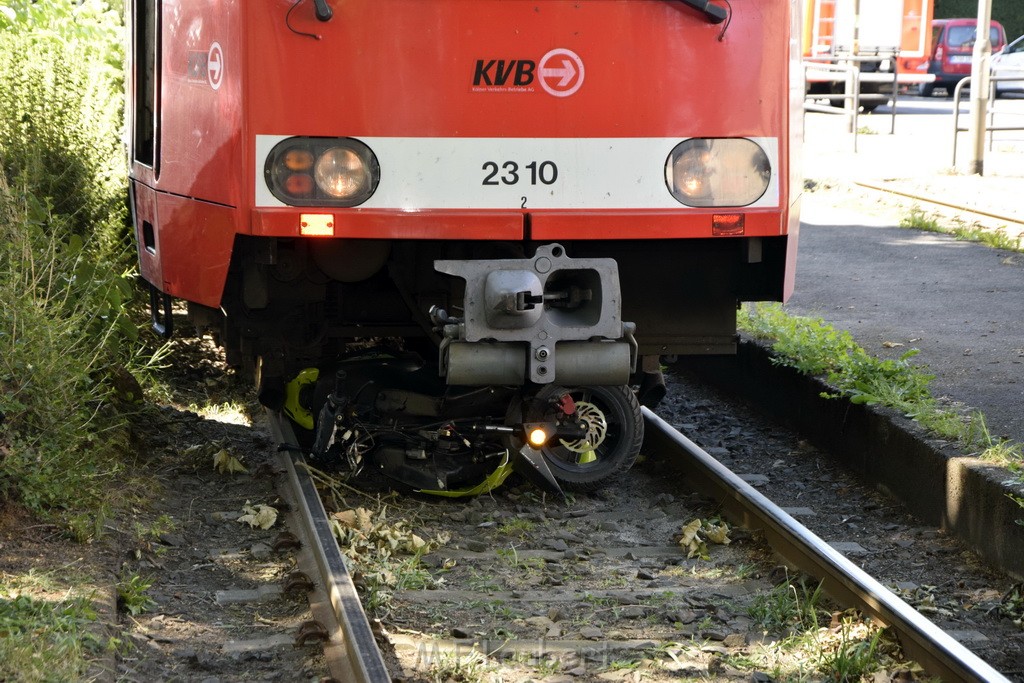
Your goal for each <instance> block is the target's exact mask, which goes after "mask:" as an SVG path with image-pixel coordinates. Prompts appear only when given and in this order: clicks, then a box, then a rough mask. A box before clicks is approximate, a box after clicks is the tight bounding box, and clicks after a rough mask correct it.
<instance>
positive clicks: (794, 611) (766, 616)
mask: <svg viewBox="0 0 1024 683" xmlns="http://www.w3.org/2000/svg"><path fill="white" fill-rule="evenodd" d="M821 597H822V596H821V586H820V585H819V586H815V587H810V586H808V585H807V583H806V581H804V580H801V581H799V582H795V581H785V582H783V583H781V584H779V585H778V586H776V587H775V588H773V589H772V590H771V591H769V592H767V593H762V594H759V595H758V596H757V597H756V598H755V599H754V601H753V602H752V603H751V605H750V607H749V608H748V609H747V613H748V614H749V615H750V618H751V619H753V620H754V623H755V624H757V625H758V626H760V627H762V628H764V629H766V630H768V631H772V632H777V631H782V630H784V629H789V628H794V629H799V630H802V631H807V630H811V629H816V628H818V616H819V611H820V610H821V607H820V602H821Z"/></svg>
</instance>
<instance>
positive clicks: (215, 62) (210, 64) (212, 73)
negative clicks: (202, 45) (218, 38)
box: [206, 43, 224, 90]
mask: <svg viewBox="0 0 1024 683" xmlns="http://www.w3.org/2000/svg"><path fill="white" fill-rule="evenodd" d="M206 79H207V80H208V81H209V83H210V87H211V88H213V89H214V90H216V89H217V88H219V87H220V84H221V81H223V80H224V53H223V52H222V51H221V49H220V43H214V44H213V45H211V46H210V51H209V53H208V54H207V57H206Z"/></svg>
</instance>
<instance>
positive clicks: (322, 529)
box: [267, 411, 391, 683]
mask: <svg viewBox="0 0 1024 683" xmlns="http://www.w3.org/2000/svg"><path fill="white" fill-rule="evenodd" d="M267 416H268V418H269V420H270V425H271V430H272V432H273V435H274V437H275V439H276V441H277V443H279V444H292V443H295V437H294V435H293V434H292V432H291V429H290V427H289V425H288V422H287V420H285V419H284V418H283V417H282V416H281V415H280V413H274V412H270V411H268V413H267ZM278 463H279V465H280V467H281V468H282V470H283V471H284V472H285V481H284V482H283V490H282V495H283V497H284V498H285V500H286V501H287V502H288V503H289V508H290V512H289V520H288V522H289V524H288V526H289V528H291V529H292V530H293V531H294V532H297V534H298V536H297V538H296V539H295V546H296V547H297V549H298V557H297V561H298V567H299V571H300V572H301V574H295V575H293V576H292V577H291V578H290V579H289V581H290V582H291V583H294V584H298V585H303V586H305V587H307V589H308V591H309V603H310V609H311V610H312V612H313V616H314V618H315V620H316V624H317V625H318V627H317V628H314V629H312V631H313V632H314V636H313V637H316V638H317V639H321V640H323V642H324V653H325V656H326V659H327V665H328V668H329V669H330V671H331V675H332V676H333V677H334V679H335V680H337V681H345V682H346V683H349V682H350V683H386V682H387V681H390V680H391V677H390V675H389V674H388V671H387V667H386V665H385V664H384V660H383V658H382V656H381V653H380V650H379V649H378V647H377V644H376V641H375V639H374V634H373V630H372V628H371V626H370V622H369V620H368V619H367V617H366V612H365V611H364V610H363V606H362V603H361V602H360V600H359V594H358V593H357V592H356V588H355V586H354V585H353V583H352V577H351V575H350V574H349V572H348V570H347V569H346V567H345V562H344V560H343V559H342V555H341V551H340V550H339V548H338V543H337V541H336V540H335V538H334V534H333V532H332V531H331V525H330V520H329V519H328V517H327V512H326V511H325V510H324V506H323V503H322V502H321V501H320V496H319V494H318V493H317V490H316V486H315V484H314V483H313V480H312V477H310V474H309V470H308V469H307V468H306V467H305V459H304V458H303V456H302V455H293V454H292V453H291V452H289V451H285V450H282V451H280V452H279V453H278Z"/></svg>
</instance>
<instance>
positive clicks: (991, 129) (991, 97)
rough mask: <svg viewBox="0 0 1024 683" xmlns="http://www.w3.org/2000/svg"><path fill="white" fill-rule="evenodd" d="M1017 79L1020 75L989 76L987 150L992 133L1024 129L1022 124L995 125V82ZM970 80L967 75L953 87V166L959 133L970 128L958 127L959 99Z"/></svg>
mask: <svg viewBox="0 0 1024 683" xmlns="http://www.w3.org/2000/svg"><path fill="white" fill-rule="evenodd" d="M1019 80H1021V78H1020V76H990V77H989V82H990V83H991V85H990V86H989V94H988V101H989V108H988V124H987V125H986V126H985V132H986V133H988V149H989V151H992V144H993V137H994V136H993V133H996V132H998V131H1019V130H1024V125H1019V126H997V125H996V108H995V104H996V101H997V98H996V83H998V82H1000V81H1019ZM970 81H971V77H970V76H968V77H967V78H964V79H963V80H962V81H960V82H959V83H957V84H956V87H955V88H954V89H953V164H952V165H953V167H954V168H955V167H956V148H957V142H959V140H960V133H966V132H969V131H970V130H971V128H970V126H969V125H968V127H967V128H961V127H960V101H961V99H962V93H963V90H964V88H966V87H968V85H969V84H970ZM1000 113H1007V112H1000Z"/></svg>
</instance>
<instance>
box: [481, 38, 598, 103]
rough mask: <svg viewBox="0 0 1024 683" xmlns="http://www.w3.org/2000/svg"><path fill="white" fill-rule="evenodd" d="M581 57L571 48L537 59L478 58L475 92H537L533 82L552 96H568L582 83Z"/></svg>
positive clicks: (558, 50) (549, 53)
mask: <svg viewBox="0 0 1024 683" xmlns="http://www.w3.org/2000/svg"><path fill="white" fill-rule="evenodd" d="M583 76H584V69H583V60H582V59H580V57H579V55H577V54H576V53H575V52H573V51H572V50H567V49H565V48H557V49H555V50H551V51H550V52H548V53H547V54H546V55H544V56H543V57H541V58H540V61H539V62H535V61H533V60H532V59H478V60H477V61H476V70H475V71H474V73H473V90H474V92H536V88H534V82H539V83H540V87H541V88H543V89H544V91H545V92H547V93H548V94H550V95H554V96H555V97H568V96H569V95H572V94H573V93H575V92H576V91H577V90H579V89H580V86H582V85H583Z"/></svg>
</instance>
